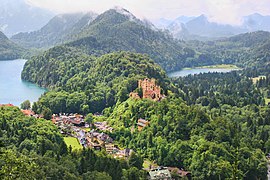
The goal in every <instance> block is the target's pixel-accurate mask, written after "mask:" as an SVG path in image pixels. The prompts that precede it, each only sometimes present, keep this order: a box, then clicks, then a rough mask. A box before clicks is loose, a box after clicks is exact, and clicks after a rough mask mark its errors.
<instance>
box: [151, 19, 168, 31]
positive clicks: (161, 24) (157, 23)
mask: <svg viewBox="0 0 270 180" xmlns="http://www.w3.org/2000/svg"><path fill="white" fill-rule="evenodd" d="M152 22H153V24H154V25H155V26H156V27H157V28H159V29H166V28H167V27H168V26H169V25H170V24H171V23H173V20H170V19H165V18H160V19H158V20H154V21H152Z"/></svg>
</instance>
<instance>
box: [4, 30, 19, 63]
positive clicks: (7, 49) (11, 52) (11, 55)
mask: <svg viewBox="0 0 270 180" xmlns="http://www.w3.org/2000/svg"><path fill="white" fill-rule="evenodd" d="M22 53H23V48H21V47H19V46H18V45H17V44H15V43H13V42H12V41H10V40H9V39H8V37H7V36H6V35H5V34H4V33H2V32H1V31H0V60H9V59H17V58H20V57H21V55H22Z"/></svg>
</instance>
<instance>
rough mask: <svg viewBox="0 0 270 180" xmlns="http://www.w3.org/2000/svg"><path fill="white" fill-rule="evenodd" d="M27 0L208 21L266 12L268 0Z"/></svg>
mask: <svg viewBox="0 0 270 180" xmlns="http://www.w3.org/2000/svg"><path fill="white" fill-rule="evenodd" d="M26 1H27V3H29V4H31V5H33V6H38V7H42V8H46V9H50V10H52V11H54V12H57V13H66V12H78V11H94V12H97V13H102V12H104V11H105V10H108V9H110V8H113V7H114V6H121V7H123V8H126V9H128V10H129V11H131V12H132V13H134V14H135V15H136V16H138V17H140V18H147V19H151V20H153V19H158V18H161V17H163V18H167V19H174V18H176V17H178V16H181V15H187V16H198V15H200V14H205V15H206V16H207V17H209V19H210V20H211V21H214V22H219V23H223V24H227V23H229V24H239V23H240V22H241V17H242V16H245V15H249V14H251V13H255V12H258V13H262V14H270V0H256V1H255V0H26Z"/></svg>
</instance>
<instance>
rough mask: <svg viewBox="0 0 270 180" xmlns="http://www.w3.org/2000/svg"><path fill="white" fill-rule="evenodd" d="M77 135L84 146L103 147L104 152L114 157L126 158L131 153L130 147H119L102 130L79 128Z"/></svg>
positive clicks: (97, 148) (96, 148)
mask: <svg viewBox="0 0 270 180" xmlns="http://www.w3.org/2000/svg"><path fill="white" fill-rule="evenodd" d="M77 136H78V139H79V141H80V143H81V144H82V145H83V146H84V147H90V148H93V149H95V150H101V149H102V148H105V150H106V152H107V153H108V154H111V155H112V156H113V157H115V158H128V157H129V156H130V155H131V153H132V150H131V149H128V148H127V149H120V148H119V147H118V146H117V145H115V144H114V143H113V139H112V138H111V137H110V136H109V135H108V134H106V133H104V132H101V133H100V132H97V131H96V130H94V129H92V130H91V131H89V132H87V131H85V130H80V131H79V132H78V133H77Z"/></svg>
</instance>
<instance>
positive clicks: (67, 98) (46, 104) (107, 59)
mask: <svg viewBox="0 0 270 180" xmlns="http://www.w3.org/2000/svg"><path fill="white" fill-rule="evenodd" d="M63 52H64V53H63ZM66 52H69V53H68V54H67V53H66ZM145 77H148V78H155V79H157V81H158V84H160V85H161V87H162V88H163V92H164V93H167V89H168V88H169V85H170V82H169V80H168V79H167V76H166V74H165V72H164V71H163V70H162V69H161V68H160V67H159V66H158V65H157V64H155V63H154V61H153V60H151V59H150V58H149V57H148V56H146V55H141V54H136V53H128V52H118V53H111V54H107V55H103V56H101V57H98V58H97V57H93V56H88V55H86V54H84V53H80V52H78V51H77V50H76V49H73V48H70V47H61V46H60V47H56V48H54V49H51V50H49V51H47V52H46V53H45V54H43V55H41V56H38V57H35V58H33V59H31V60H29V61H27V63H26V65H25V67H24V70H23V72H22V78H23V79H25V80H28V81H30V82H34V83H37V84H39V85H41V86H45V87H49V88H51V89H52V90H54V91H51V92H48V93H47V94H46V95H44V96H42V97H41V99H40V101H39V102H38V104H37V106H38V112H42V111H43V110H44V108H49V109H51V110H52V111H53V113H59V112H81V113H87V112H101V111H102V110H103V109H104V108H105V107H109V106H113V105H114V104H115V103H116V102H118V101H120V102H121V101H124V100H126V99H127V98H128V95H129V93H130V92H132V91H133V90H134V89H136V88H137V86H138V84H137V81H138V80H139V79H142V78H145Z"/></svg>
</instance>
